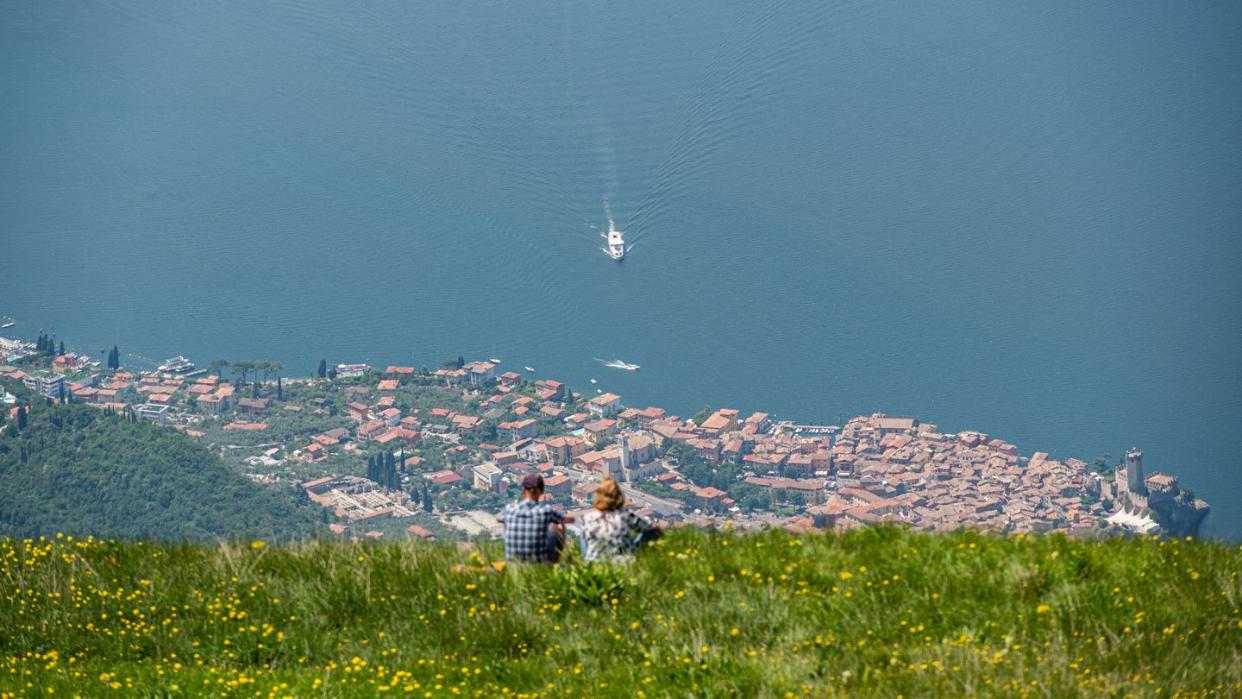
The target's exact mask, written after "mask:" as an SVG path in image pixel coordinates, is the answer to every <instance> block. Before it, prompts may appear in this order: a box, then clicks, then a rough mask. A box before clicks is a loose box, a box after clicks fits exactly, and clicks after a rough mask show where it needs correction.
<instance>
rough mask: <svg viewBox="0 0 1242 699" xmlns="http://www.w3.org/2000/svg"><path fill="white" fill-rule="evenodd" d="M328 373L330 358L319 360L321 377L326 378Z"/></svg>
mask: <svg viewBox="0 0 1242 699" xmlns="http://www.w3.org/2000/svg"><path fill="white" fill-rule="evenodd" d="M327 375H328V360H326V359H320V360H319V378H321V379H322V378H325V377H327Z"/></svg>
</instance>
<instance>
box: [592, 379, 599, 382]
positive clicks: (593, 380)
mask: <svg viewBox="0 0 1242 699" xmlns="http://www.w3.org/2000/svg"><path fill="white" fill-rule="evenodd" d="M591 383H599V382H598V381H596V380H595V379H591Z"/></svg>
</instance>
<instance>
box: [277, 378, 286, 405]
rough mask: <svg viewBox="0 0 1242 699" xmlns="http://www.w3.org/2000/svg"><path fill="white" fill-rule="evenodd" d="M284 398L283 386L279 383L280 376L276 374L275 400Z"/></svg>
mask: <svg viewBox="0 0 1242 699" xmlns="http://www.w3.org/2000/svg"><path fill="white" fill-rule="evenodd" d="M284 399H285V391H284V388H283V386H282V385H281V383H280V377H279V376H277V377H276V400H284Z"/></svg>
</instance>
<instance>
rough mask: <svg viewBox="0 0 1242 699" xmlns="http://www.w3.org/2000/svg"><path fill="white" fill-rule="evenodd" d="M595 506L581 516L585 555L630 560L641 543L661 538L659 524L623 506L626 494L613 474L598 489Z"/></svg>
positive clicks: (594, 559) (592, 558) (580, 533)
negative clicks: (613, 477) (623, 493)
mask: <svg viewBox="0 0 1242 699" xmlns="http://www.w3.org/2000/svg"><path fill="white" fill-rule="evenodd" d="M594 505H595V509H593V510H591V511H590V512H588V513H586V514H585V515H583V516H582V525H581V526H580V527H579V528H578V536H579V538H581V539H582V558H583V560H585V561H586V562H587V563H594V562H597V561H630V560H633V558H634V552H635V551H637V550H638V547H639V546H641V545H643V544H645V543H647V542H648V541H654V540H655V539H658V538H660V536H661V534H662V533H663V532H661V530H660V528H659V527H657V526H655V525H654V524H652V523H651V520H649V519H647V518H646V517H643V516H641V515H638V514H636V513H635V512H633V511H632V510H623V509H621V508H622V507H624V506H625V496H624V495H622V494H621V486H620V485H618V484H617V482H616V481H615V480H613V479H612V478H611V477H609V478H605V479H604V482H602V483H600V484H599V487H598V488H596V489H595V497H594Z"/></svg>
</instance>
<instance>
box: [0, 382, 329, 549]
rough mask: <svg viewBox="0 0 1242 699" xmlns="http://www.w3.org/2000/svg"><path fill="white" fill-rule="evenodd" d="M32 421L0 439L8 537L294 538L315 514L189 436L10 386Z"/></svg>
mask: <svg viewBox="0 0 1242 699" xmlns="http://www.w3.org/2000/svg"><path fill="white" fill-rule="evenodd" d="M5 387H6V388H7V389H8V390H9V391H10V392H13V393H16V394H18V396H19V401H18V402H19V404H27V405H29V406H30V412H29V414H28V415H26V416H25V417H24V419H20V420H19V417H21V416H10V415H8V413H9V411H10V410H11V409H12V406H5V408H4V412H5V413H6V415H5V418H6V420H5V425H4V426H3V429H0V535H5V534H7V535H13V536H37V535H40V534H55V533H57V532H63V533H66V534H77V535H81V536H85V535H90V534H93V535H95V536H105V537H115V538H131V537H135V538H136V537H142V538H158V539H187V538H188V539H206V538H213V537H234V536H236V537H251V536H262V537H272V538H278V539H283V538H292V537H298V536H308V535H311V534H312V533H313V532H314V530H315V526H316V521H317V520H316V518H315V512H314V511H313V510H312V508H310V507H309V506H307V507H302V506H299V504H298V503H297V502H296V500H295V497H294V493H292V492H290V493H282V492H279V491H276V490H275V489H272V488H269V487H267V486H261V485H258V484H255V483H252V482H250V481H249V480H247V479H246V478H245V477H243V476H242V475H240V474H238V473H236V472H234V471H231V470H229V468H228V467H226V466H225V465H224V464H223V463H222V462H221V461H220V459H219V458H217V457H216V456H215V455H213V454H211V453H210V452H208V451H207V450H206V449H204V448H203V447H201V446H199V445H197V444H195V443H193V442H192V441H191V440H190V439H189V438H187V437H185V436H184V435H182V434H180V433H178V432H176V431H174V430H171V429H168V428H164V427H159V426H156V425H153V424H150V423H148V422H146V421H143V420H136V419H133V418H129V417H126V416H124V415H115V414H106V413H104V412H102V411H100V410H99V409H97V408H92V407H87V406H80V405H55V406H53V405H49V404H48V402H47V401H46V400H45V399H43V398H38V397H35V398H32V397H31V396H30V394H28V393H27V392H26V391H25V390H24V389H22V387H21V386H20V385H13V384H11V383H9V384H6V386H5Z"/></svg>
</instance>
